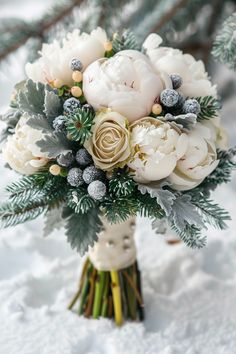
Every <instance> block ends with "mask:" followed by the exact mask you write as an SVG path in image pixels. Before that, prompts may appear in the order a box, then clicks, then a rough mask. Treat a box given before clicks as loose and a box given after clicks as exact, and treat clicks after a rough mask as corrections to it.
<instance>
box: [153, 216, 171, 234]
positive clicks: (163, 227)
mask: <svg viewBox="0 0 236 354" xmlns="http://www.w3.org/2000/svg"><path fill="white" fill-rule="evenodd" d="M152 229H153V230H155V231H156V233H157V234H161V235H164V234H165V233H166V231H167V221H166V219H155V220H153V221H152Z"/></svg>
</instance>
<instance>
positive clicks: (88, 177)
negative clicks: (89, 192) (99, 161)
mask: <svg viewBox="0 0 236 354" xmlns="http://www.w3.org/2000/svg"><path fill="white" fill-rule="evenodd" d="M104 176H105V173H104V172H103V171H102V170H99V169H98V168H97V167H95V166H93V165H92V166H88V167H86V168H85V169H84V172H83V179H84V182H85V183H87V184H90V183H91V182H93V181H96V180H103V179H104Z"/></svg>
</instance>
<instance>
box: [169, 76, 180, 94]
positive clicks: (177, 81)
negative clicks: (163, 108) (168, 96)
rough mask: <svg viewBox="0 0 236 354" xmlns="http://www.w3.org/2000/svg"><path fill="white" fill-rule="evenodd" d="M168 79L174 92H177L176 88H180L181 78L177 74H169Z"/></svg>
mask: <svg viewBox="0 0 236 354" xmlns="http://www.w3.org/2000/svg"><path fill="white" fill-rule="evenodd" d="M170 79H171V81H172V85H173V89H174V90H177V89H178V88H180V86H181V85H182V83H183V79H182V77H181V76H180V75H178V74H171V75H170Z"/></svg>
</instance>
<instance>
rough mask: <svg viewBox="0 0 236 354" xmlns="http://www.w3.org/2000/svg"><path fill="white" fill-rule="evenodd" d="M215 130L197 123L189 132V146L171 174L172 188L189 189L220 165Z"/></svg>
mask: <svg viewBox="0 0 236 354" xmlns="http://www.w3.org/2000/svg"><path fill="white" fill-rule="evenodd" d="M218 163H219V161H218V160H217V154H216V145H215V137H214V132H213V130H212V129H210V128H209V127H207V126H205V125H203V124H201V123H197V124H196V126H195V128H194V129H193V130H192V131H191V132H190V133H189V134H188V148H187V150H186V153H185V154H184V156H183V157H182V158H181V159H180V160H179V161H178V163H177V166H176V168H175V170H174V172H173V173H172V174H171V175H170V176H169V180H170V182H171V183H172V186H171V187H172V188H173V189H176V190H189V189H192V188H195V187H197V186H198V185H199V184H200V183H201V182H202V181H203V180H204V178H205V177H207V176H208V175H209V174H210V173H211V172H212V171H213V170H214V169H215V168H216V167H217V165H218Z"/></svg>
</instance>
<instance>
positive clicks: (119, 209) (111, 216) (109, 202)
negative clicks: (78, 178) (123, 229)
mask: <svg viewBox="0 0 236 354" xmlns="http://www.w3.org/2000/svg"><path fill="white" fill-rule="evenodd" d="M101 208H102V211H103V212H104V215H105V217H106V218H107V219H108V221H109V222H110V223H111V224H114V223H119V222H122V221H125V220H127V219H128V218H129V217H131V216H135V215H136V214H137V212H138V202H137V199H136V198H135V196H132V197H131V196H130V197H129V198H126V197H115V196H107V197H105V198H104V200H103V202H102V203H101Z"/></svg>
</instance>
